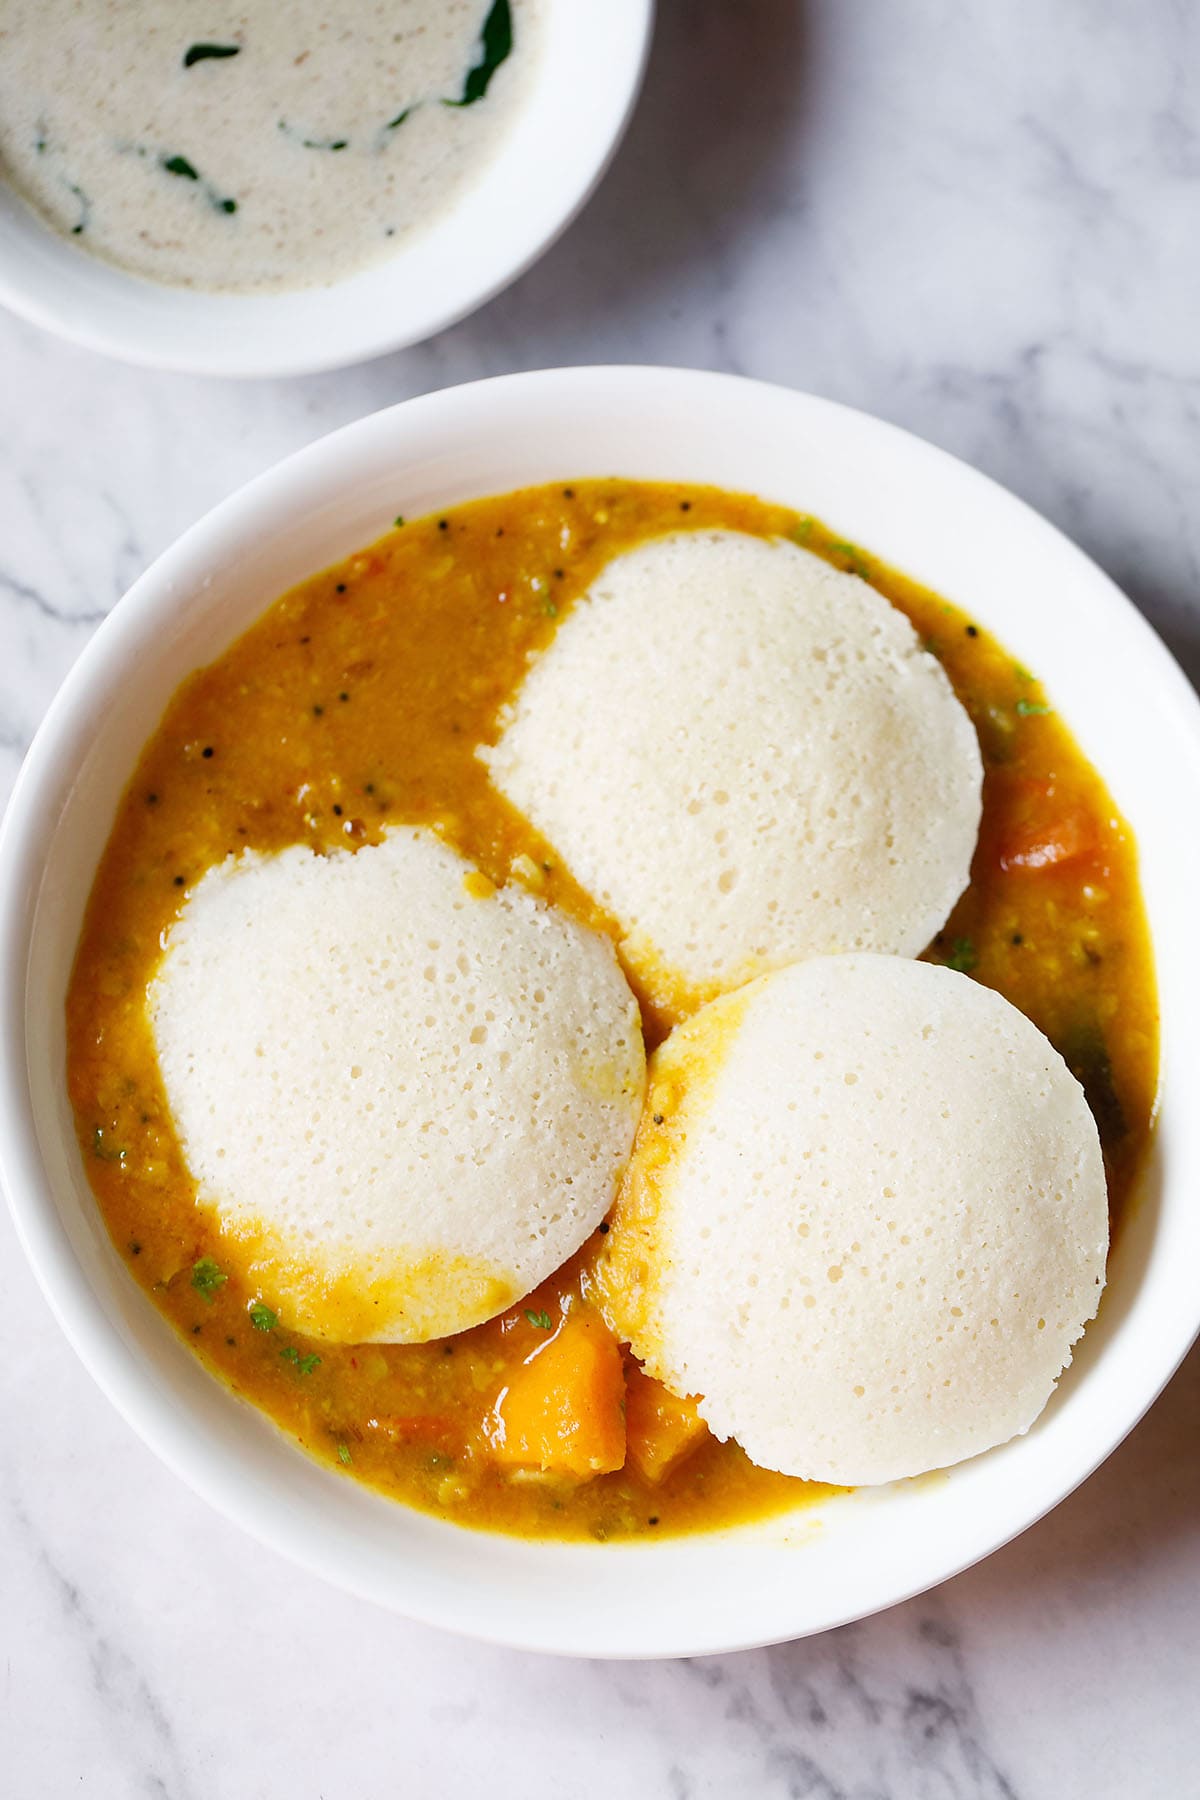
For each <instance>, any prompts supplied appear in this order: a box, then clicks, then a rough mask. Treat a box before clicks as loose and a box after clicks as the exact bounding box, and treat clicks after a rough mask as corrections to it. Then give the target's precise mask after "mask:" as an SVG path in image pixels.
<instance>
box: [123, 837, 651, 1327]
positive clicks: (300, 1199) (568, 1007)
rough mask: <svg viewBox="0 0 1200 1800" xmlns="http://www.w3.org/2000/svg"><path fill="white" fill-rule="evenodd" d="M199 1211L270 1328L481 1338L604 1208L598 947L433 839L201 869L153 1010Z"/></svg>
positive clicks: (615, 1068) (609, 1039)
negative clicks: (265, 1302) (268, 1308)
mask: <svg viewBox="0 0 1200 1800" xmlns="http://www.w3.org/2000/svg"><path fill="white" fill-rule="evenodd" d="M149 1012H150V1021H151V1025H152V1028H153V1033H154V1039H155V1044H156V1046H157V1052H158V1060H159V1064H160V1067H161V1071H162V1075H163V1080H164V1083H165V1087H166V1093H167V1097H168V1100H169V1103H170V1107H171V1111H172V1113H173V1116H174V1120H175V1124H176V1127H177V1129H178V1132H179V1135H180V1138H181V1141H182V1146H183V1151H184V1154H185V1157H186V1160H187V1164H188V1167H189V1168H190V1170H191V1173H192V1175H193V1176H194V1178H195V1181H196V1184H197V1192H198V1198H199V1200H200V1201H201V1203H203V1204H206V1205H208V1206H209V1207H211V1208H212V1209H214V1211H215V1214H216V1217H217V1220H218V1222H219V1225H220V1228H221V1231H222V1233H223V1235H224V1236H225V1238H226V1239H227V1241H228V1244H229V1248H230V1254H231V1255H232V1256H235V1257H236V1258H237V1266H239V1267H240V1268H241V1269H242V1271H243V1272H244V1273H245V1275H246V1277H247V1279H248V1280H249V1281H250V1282H251V1284H252V1286H257V1287H258V1288H260V1289H261V1291H262V1293H263V1294H264V1296H265V1297H266V1298H267V1299H269V1301H270V1303H271V1304H272V1305H273V1306H275V1307H277V1308H278V1310H279V1312H280V1314H281V1316H282V1317H283V1318H284V1320H285V1321H286V1322H287V1323H288V1324H289V1325H291V1326H293V1327H295V1328H297V1329H299V1330H302V1331H304V1332H307V1333H309V1334H311V1335H313V1336H317V1337H325V1338H328V1339H331V1340H335V1341H343V1342H361V1341H367V1340H374V1341H383V1342H397V1343H406V1342H413V1341H419V1340H422V1339H425V1338H430V1337H441V1336H444V1335H446V1334H448V1333H451V1332H456V1331H461V1330H464V1329H465V1328H466V1327H468V1326H471V1325H474V1324H477V1323H478V1322H479V1321H481V1320H483V1319H486V1318H489V1317H490V1316H491V1315H492V1314H494V1313H496V1312H498V1311H500V1310H501V1309H502V1308H503V1307H505V1306H507V1305H509V1304H511V1302H512V1301H513V1300H515V1299H517V1298H518V1297H519V1296H520V1295H522V1294H524V1293H526V1292H528V1290H529V1289H530V1288H532V1287H534V1286H536V1284H537V1283H538V1282H539V1281H541V1280H543V1279H544V1278H545V1277H546V1276H547V1275H549V1274H550V1273H551V1272H552V1271H553V1270H554V1269H556V1268H557V1267H558V1265H559V1264H560V1263H561V1262H562V1261H563V1260H564V1258H566V1257H568V1256H570V1255H571V1254H572V1252H573V1251H575V1250H576V1249H578V1247H579V1246H580V1244H582V1243H583V1241H584V1239H585V1238H586V1237H587V1235H588V1233H589V1232H591V1231H592V1230H593V1229H594V1227H595V1226H596V1224H597V1223H598V1221H599V1220H600V1218H601V1217H602V1216H603V1214H604V1212H605V1211H606V1209H607V1208H608V1207H609V1206H610V1205H611V1203H612V1199H613V1195H614V1192H615V1188H616V1183H617V1178H618V1176H619V1174H620V1172H621V1169H622V1167H623V1165H624V1163H625V1160H626V1158H627V1156H628V1153H629V1149H630V1146H631V1144H632V1142H633V1135H634V1131H635V1128H636V1124H637V1118H638V1113H639V1109H640V1105H641V1100H642V1094H643V1087H644V1080H645V1060H644V1049H643V1043H642V1037H641V1031H640V1024H639V1017H638V1011H637V1006H636V1003H635V1001H634V999H633V996H632V994H631V993H630V990H629V987H628V985H627V983H626V981H625V978H624V976H623V974H622V972H621V970H620V967H619V965H618V963H617V959H616V954H615V952H614V950H613V946H612V944H611V943H610V942H609V940H608V939H606V938H603V937H601V936H598V935H597V934H595V933H593V932H591V931H588V930H585V929H584V928H583V927H582V926H580V925H578V924H577V923H575V922H574V921H573V920H572V919H570V918H568V917H567V916H565V915H564V914H562V913H560V912H557V911H555V910H553V909H551V908H549V907H547V906H545V905H543V904H542V903H540V902H539V901H537V900H535V899H533V898H532V897H531V896H530V895H529V894H528V893H526V892H525V891H524V890H522V889H520V888H519V887H515V886H513V887H505V888H503V889H501V890H499V891H497V890H496V889H494V888H493V887H492V886H491V883H490V882H488V881H486V880H485V879H484V878H482V877H481V876H479V875H478V874H477V873H476V872H475V871H473V870H472V868H471V865H470V864H469V863H467V862H465V861H464V860H463V858H462V857H461V856H459V855H458V854H457V853H456V852H455V851H454V850H452V849H450V848H449V847H448V846H447V845H446V844H444V843H442V842H441V841H440V840H439V839H438V838H436V837H435V836H433V835H432V834H431V833H429V832H427V831H422V830H415V829H404V830H394V831H391V832H389V833H388V834H387V835H386V837H385V838H384V839H383V841H382V842H380V843H379V844H376V845H370V846H364V847H363V848H362V849H359V850H358V851H356V852H353V853H351V852H349V851H338V852H335V853H334V854H332V855H327V856H319V855H316V854H314V853H313V852H312V851H310V850H309V849H307V848H304V847H299V846H297V847H294V848H291V849H286V850H284V851H282V852H280V853H279V854H277V855H259V854H257V853H253V852H246V853H244V854H242V855H240V856H237V857H232V858H230V859H229V860H228V861H226V862H223V863H221V864H220V865H219V866H217V867H215V868H213V869H211V870H209V872H208V873H207V874H206V875H205V876H204V877H203V878H202V880H200V881H199V882H198V883H197V885H196V886H195V888H194V889H193V890H192V891H191V892H190V893H189V895H188V896H187V899H186V902H185V904H184V906H183V909H182V912H181V915H180V917H179V919H178V921H177V922H176V923H175V924H174V925H173V926H172V927H171V930H170V932H169V934H168V937H167V941H166V947H165V952H164V955H163V957H162V961H161V965H160V967H159V969H158V972H157V974H156V977H155V980H154V982H153V984H152V986H151V989H150V992H149Z"/></svg>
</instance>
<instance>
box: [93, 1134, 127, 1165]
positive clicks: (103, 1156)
mask: <svg viewBox="0 0 1200 1800" xmlns="http://www.w3.org/2000/svg"><path fill="white" fill-rule="evenodd" d="M128 1154H129V1152H128V1150H127V1149H126V1148H125V1145H124V1144H113V1143H110V1142H109V1141H108V1140H107V1139H106V1138H105V1135H104V1127H103V1125H97V1127H96V1129H95V1131H94V1132H93V1133H92V1155H93V1156H98V1157H99V1159H100V1161H101V1162H115V1163H124V1161H125V1158H126V1157H127V1156H128Z"/></svg>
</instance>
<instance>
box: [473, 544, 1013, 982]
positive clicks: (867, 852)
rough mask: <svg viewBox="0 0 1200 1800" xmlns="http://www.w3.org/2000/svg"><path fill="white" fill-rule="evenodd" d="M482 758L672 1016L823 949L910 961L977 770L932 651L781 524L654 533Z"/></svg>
mask: <svg viewBox="0 0 1200 1800" xmlns="http://www.w3.org/2000/svg"><path fill="white" fill-rule="evenodd" d="M501 725H502V736H501V738H500V741H499V743H497V744H496V745H495V746H494V747H491V748H485V749H483V750H481V751H480V755H481V756H482V757H483V758H484V760H485V761H486V762H487V764H488V767H489V771H490V774H491V778H492V780H493V782H494V783H495V785H496V786H497V787H498V788H499V789H500V791H501V792H502V793H503V794H504V795H505V797H506V798H507V799H508V800H509V801H510V802H511V803H512V804H513V805H514V806H516V807H517V808H518V809H519V810H520V811H521V812H522V813H524V814H525V815H526V817H527V818H529V819H530V820H531V821H532V823H533V824H534V825H535V826H536V827H537V829H538V830H539V831H540V832H541V833H542V835H543V836H544V837H545V838H547V839H548V840H549V842H550V843H551V844H552V845H553V846H554V847H555V849H556V850H557V851H558V853H559V854H560V855H561V856H562V858H563V859H564V861H565V863H566V865H567V867H568V868H569V869H570V871H571V873H572V875H573V876H574V877H575V879H576V880H577V881H578V882H579V883H580V884H581V885H582V886H583V887H584V888H585V889H587V891H588V892H589V893H590V894H591V895H592V897H593V898H594V899H595V900H597V901H598V902H599V903H600V904H601V905H602V906H604V907H605V908H606V909H607V910H608V912H609V913H610V914H611V915H612V917H613V918H614V919H615V920H616V921H617V923H618V925H619V927H620V929H621V932H622V934H623V937H624V942H623V944H622V953H623V955H624V957H625V959H626V963H627V966H628V967H629V968H630V969H631V970H632V971H633V973H634V974H635V976H636V977H637V979H638V980H639V982H641V983H642V985H643V986H644V988H645V989H646V991H647V992H648V993H649V994H650V995H651V996H652V997H653V998H654V999H655V1000H656V1001H658V1002H659V1003H660V1004H665V1005H666V1006H667V1008H668V1009H671V1010H674V1011H675V1012H676V1013H678V1012H684V1011H687V1010H690V1009H691V1007H693V1006H694V1005H695V1004H696V1003H697V1002H698V1001H700V1000H702V999H706V998H710V997H711V996H712V995H714V994H716V993H720V992H723V991H726V990H727V989H729V988H733V987H736V986H738V985H740V983H742V982H743V981H745V980H747V979H749V978H750V977H751V976H752V975H755V974H761V973H762V972H763V971H764V970H765V969H769V968H775V967H778V966H780V965H781V964H783V963H788V962H792V961H796V960H798V959H800V958H803V957H806V956H817V955H824V954H828V953H832V952H834V951H848V950H883V951H890V952H894V953H897V954H899V955H902V956H914V955H916V954H917V953H918V952H919V951H921V950H922V949H924V947H925V945H926V944H927V943H929V941H930V939H931V938H932V937H933V936H934V934H935V932H937V931H938V930H939V929H940V928H941V926H942V925H943V924H944V923H945V920H946V918H947V915H948V914H949V912H950V909H951V907H952V906H953V904H954V902H955V901H956V900H957V898H958V896H959V895H960V894H961V892H962V891H963V889H964V887H965V886H966V884H967V880H968V876H969V870H970V863H971V857H972V854H973V852H974V848H975V839H976V834H977V832H978V829H979V818H980V805H981V798H980V797H981V783H982V765H981V761H980V756H979V746H978V742H977V740H976V737H975V732H974V728H973V727H972V725H971V721H970V719H969V718H968V716H967V714H966V712H965V710H964V709H963V707H962V706H961V705H960V703H959V701H958V699H957V698H956V697H955V694H954V692H953V690H952V688H951V686H950V683H949V681H948V680H947V678H946V674H945V671H944V670H943V669H942V667H941V665H940V663H938V662H937V660H936V658H934V657H933V656H931V655H929V654H928V653H927V652H926V651H924V650H923V649H922V648H921V646H920V644H919V642H918V640H917V636H916V633H915V632H914V630H913V628H912V626H911V625H910V623H909V622H908V620H907V619H906V618H905V617H904V615H903V614H902V613H900V612H899V611H897V609H896V608H895V607H893V606H892V605H890V603H889V602H888V601H887V600H885V599H884V598H883V597H882V596H881V595H880V594H877V593H876V592H875V590H874V589H873V588H871V587H868V585H867V584H866V582H864V581H860V580H859V579H858V578H857V577H856V576H853V575H844V574H842V573H841V572H840V571H838V570H836V569H833V568H830V566H829V565H828V564H827V563H825V562H823V561H821V559H820V558H819V557H816V556H813V555H812V554H810V553H809V552H808V551H805V550H801V549H799V548H798V547H797V546H796V545H795V544H791V543H788V542H786V541H784V540H782V539H776V540H773V541H768V540H766V539H762V538H756V537H750V536H747V535H745V534H743V533H740V532H732V531H715V532H714V531H693V532H683V533H679V534H677V535H674V536H669V537H663V538H658V539H656V540H654V541H652V542H650V543H648V544H645V545H643V546H641V547H640V548H638V549H636V550H633V551H631V552H629V553H628V554H627V555H625V556H621V557H618V558H617V559H616V560H615V561H614V562H611V563H610V564H609V565H608V566H607V567H606V568H605V569H604V570H603V571H602V572H601V574H600V575H598V576H597V578H596V580H595V581H594V582H593V583H592V586H591V588H590V589H589V590H588V592H587V593H586V594H585V595H583V596H582V597H581V598H580V599H579V600H578V601H577V602H576V603H575V605H574V606H573V607H572V608H571V610H570V612H569V613H568V614H567V616H566V617H565V618H564V620H563V622H562V624H561V625H560V626H559V628H558V631H557V633H556V634H555V636H554V638H553V640H552V641H551V643H550V645H549V647H548V648H547V649H546V651H545V652H544V653H543V654H542V656H541V657H540V658H539V659H538V660H537V662H535V663H534V665H533V667H532V668H531V669H530V671H529V673H528V675H527V676H526V678H525V681H524V682H523V684H522V686H521V689H520V691H519V693H518V694H517V696H516V699H515V701H514V702H513V704H512V705H511V706H510V707H509V708H508V709H507V710H506V712H505V713H504V714H503V715H502V718H501Z"/></svg>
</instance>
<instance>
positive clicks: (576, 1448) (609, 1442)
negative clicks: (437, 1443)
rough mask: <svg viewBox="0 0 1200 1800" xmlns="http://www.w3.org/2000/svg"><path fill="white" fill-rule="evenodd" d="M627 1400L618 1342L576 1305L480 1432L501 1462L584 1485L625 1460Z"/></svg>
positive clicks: (587, 1309)
mask: <svg viewBox="0 0 1200 1800" xmlns="http://www.w3.org/2000/svg"><path fill="white" fill-rule="evenodd" d="M624 1399H625V1372H624V1368H623V1366H622V1363H621V1352H620V1350H619V1349H618V1347H617V1340H616V1338H615V1337H614V1336H613V1334H612V1332H611V1331H610V1330H609V1329H608V1326H607V1325H606V1324H605V1323H604V1321H603V1319H602V1318H601V1317H600V1315H599V1314H598V1313H597V1312H594V1311H593V1310H592V1308H591V1307H587V1306H580V1307H576V1308H574V1309H572V1311H570V1312H569V1313H568V1314H567V1315H566V1317H565V1318H564V1320H563V1322H562V1324H561V1325H560V1326H559V1328H558V1330H557V1331H556V1332H555V1334H554V1336H553V1337H551V1338H548V1339H547V1340H546V1342H545V1343H544V1344H539V1345H538V1347H537V1349H536V1350H534V1351H533V1353H532V1355H530V1356H527V1357H526V1358H525V1361H524V1362H523V1363H522V1364H521V1366H520V1368H519V1369H518V1370H517V1371H516V1373H515V1374H514V1376H513V1378H512V1380H511V1381H510V1382H509V1384H508V1386H507V1387H505V1388H502V1389H501V1391H500V1395H499V1398H498V1399H497V1401H496V1404H495V1406H494V1407H493V1409H492V1413H491V1417H490V1418H489V1420H488V1422H487V1424H486V1426H485V1430H484V1435H485V1437H486V1440H487V1443H488V1445H489V1448H490V1450H491V1453H492V1456H493V1457H494V1458H495V1460H496V1461H497V1462H499V1463H516V1464H519V1465H521V1466H522V1467H524V1468H536V1469H541V1470H543V1471H544V1472H545V1473H547V1474H556V1475H569V1476H572V1477H573V1478H574V1479H576V1480H578V1481H587V1480H589V1479H590V1478H591V1477H592V1476H593V1475H603V1474H607V1473H608V1472H609V1471H610V1470H612V1469H619V1468H620V1467H621V1466H622V1464H623V1463H624V1461H625V1411H624Z"/></svg>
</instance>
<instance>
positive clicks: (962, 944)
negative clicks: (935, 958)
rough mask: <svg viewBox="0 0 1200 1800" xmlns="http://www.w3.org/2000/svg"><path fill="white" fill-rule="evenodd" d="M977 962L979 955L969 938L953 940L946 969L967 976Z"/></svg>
mask: <svg viewBox="0 0 1200 1800" xmlns="http://www.w3.org/2000/svg"><path fill="white" fill-rule="evenodd" d="M978 962H979V953H978V951H977V950H976V948H975V946H974V944H973V943H972V942H971V940H970V938H955V940H954V944H953V946H952V948H951V951H950V954H949V956H948V957H947V958H946V967H947V968H948V969H955V970H957V972H958V973H959V974H960V975H969V974H970V973H971V970H972V969H973V968H975V967H976V965H977V964H978Z"/></svg>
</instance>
